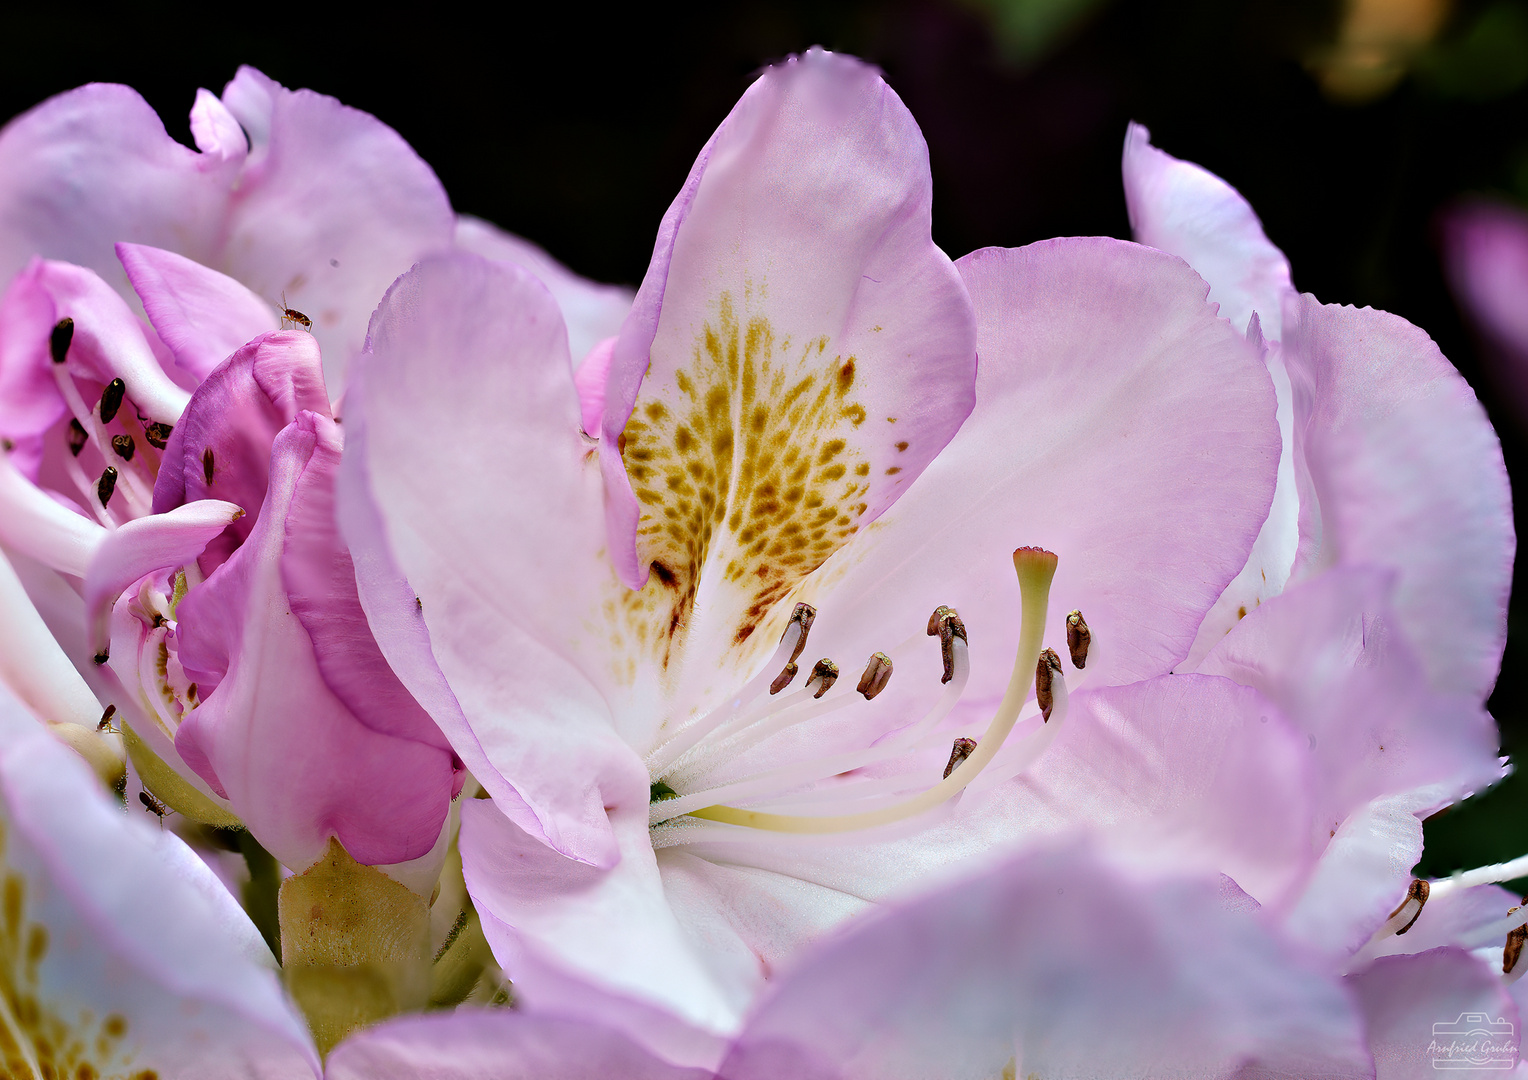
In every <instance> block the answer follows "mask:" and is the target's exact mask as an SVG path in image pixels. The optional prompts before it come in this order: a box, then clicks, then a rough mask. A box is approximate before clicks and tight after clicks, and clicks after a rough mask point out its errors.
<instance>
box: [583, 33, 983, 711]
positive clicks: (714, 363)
mask: <svg viewBox="0 0 1528 1080" xmlns="http://www.w3.org/2000/svg"><path fill="white" fill-rule="evenodd" d="M931 200H932V191H931V183H930V180H929V174H928V153H927V148H926V146H925V144H924V142H923V137H922V134H921V133H920V132H919V131H918V128H917V125H916V124H915V123H914V122H913V119H912V116H911V114H909V113H908V112H907V109H906V108H905V107H904V106H903V104H902V102H901V100H900V99H899V98H897V96H896V95H895V94H894V93H893V92H892V91H891V90H890V89H889V88H888V87H887V86H886V84H885V83H884V82H883V81H882V80H881V78H880V76H879V75H878V74H877V72H876V71H875V70H874V69H872V68H870V67H868V66H866V65H864V64H862V63H860V62H859V61H856V60H853V59H851V58H848V57H844V56H836V55H833V54H831V53H826V52H823V51H822V50H820V49H814V50H811V51H809V52H807V53H806V54H805V55H803V56H800V57H796V58H792V59H791V60H789V61H787V62H786V63H784V64H781V65H778V66H776V67H773V68H771V69H769V70H768V71H766V72H765V74H764V75H763V76H762V77H760V79H759V80H758V81H757V82H755V83H754V84H753V86H752V87H750V88H749V89H748V91H747V92H746V93H745V94H744V95H743V98H742V100H741V101H739V103H738V104H737V106H736V107H734V109H733V111H732V113H731V114H730V115H729V116H728V118H727V119H726V120H725V121H724V122H723V123H722V125H721V127H720V128H718V129H717V132H716V134H715V135H714V136H713V137H712V139H711V141H710V142H709V143H707V145H706V147H705V148H704V149H703V150H702V151H701V154H700V157H699V159H698V160H697V161H696V164H695V167H694V169H693V170H692V172H691V174H690V178H689V179H688V180H687V181H686V183H685V187H684V189H683V190H682V191H681V193H680V195H679V197H678V198H677V199H676V200H675V202H674V204H673V206H672V207H671V208H670V210H669V213H668V215H667V216H666V217H665V219H664V222H663V225H662V226H661V227H660V230H659V237H658V243H657V246H656V248H655V251H654V257H653V262H652V265H651V266H650V268H649V270H648V274H647V277H646V279H645V280H644V282H643V285H642V287H641V289H640V290H639V291H638V294H637V300H636V303H635V305H634V306H633V309H632V314H631V316H630V318H629V319H628V320H627V322H626V324H625V326H624V327H623V329H622V332H621V336H620V339H619V341H618V342H617V344H616V347H615V352H614V355H613V356H612V359H611V368H610V378H609V382H608V384H607V396H606V401H605V421H604V432H603V435H602V438H601V447H600V454H601V459H602V462H603V466H604V472H605V480H606V485H607V488H608V489H609V491H610V492H611V495H610V498H611V517H610V521H611V524H610V551H611V557H612V558H613V559H614V561H615V563H616V566H617V569H618V571H619V573H620V576H621V578H622V580H624V581H626V582H627V583H628V584H631V585H633V586H638V585H641V584H642V582H644V581H645V580H646V579H647V576H648V572H649V567H650V565H651V564H653V563H657V564H659V565H660V566H661V567H662V572H661V573H660V574H659V578H660V580H661V582H662V584H663V585H664V588H665V590H666V591H667V592H668V593H671V594H672V595H671V596H669V597H666V598H665V601H664V604H665V606H667V607H671V608H672V609H673V617H674V618H675V619H676V620H679V621H682V622H684V623H686V624H687V635H686V637H687V643H686V648H687V650H689V652H690V654H691V655H687V656H686V657H685V664H686V666H687V667H691V668H692V670H693V671H695V672H697V673H700V672H705V673H707V675H706V676H705V677H709V671H710V669H711V668H712V667H713V666H714V665H715V664H716V663H717V661H718V660H719V659H720V656H719V655H717V654H718V653H723V652H725V651H726V650H735V646H734V644H733V643H734V640H735V641H736V642H738V643H742V642H744V641H745V640H746V638H747V637H748V636H749V635H750V634H751V633H752V632H753V631H754V630H755V629H756V628H757V627H758V625H759V623H760V621H761V617H762V616H763V615H764V614H765V613H766V612H767V611H768V610H769V609H770V608H771V607H772V606H773V605H774V603H775V602H776V601H777V600H778V599H779V598H780V597H781V596H783V595H784V593H785V592H786V591H788V590H789V588H790V587H791V586H792V585H794V584H795V583H796V582H797V581H799V580H800V579H801V578H802V577H803V576H804V575H805V574H807V573H809V572H810V571H811V570H813V569H815V568H816V566H818V565H819V564H821V562H822V561H823V560H824V559H825V558H827V556H828V555H829V554H831V553H832V552H833V551H834V550H835V549H837V548H838V547H839V546H840V545H842V544H843V543H844V542H845V541H846V540H847V539H848V537H849V536H850V535H852V534H853V533H855V532H857V531H859V530H860V529H863V528H864V527H865V526H867V525H869V524H870V523H871V522H873V521H874V520H875V519H876V518H877V517H879V516H880V515H881V513H883V512H884V511H885V509H886V508H887V507H888V506H890V505H891V504H892V503H893V502H894V501H895V500H896V499H897V497H898V496H899V495H900V494H901V493H902V491H904V490H905V489H906V487H907V485H908V484H910V483H911V482H912V481H913V480H914V479H915V478H916V477H917V476H918V475H919V474H920V473H921V472H922V471H923V469H924V467H925V466H926V465H927V464H928V462H929V461H930V460H931V459H932V458H933V457H934V455H935V454H937V453H938V452H939V451H940V449H941V448H942V447H943V446H944V445H945V443H947V442H948V441H949V439H950V437H951V435H953V434H954V432H955V430H956V428H958V427H959V426H960V423H961V421H962V420H964V419H965V417H966V415H967V414H968V413H969V412H970V410H971V403H972V390H971V384H972V376H973V374H974V370H975V363H976V356H975V335H974V327H973V325H972V321H971V309H970V302H969V300H968V299H967V297H966V295H965V290H964V289H963V288H962V287H961V285H960V280H959V277H958V275H957V274H956V273H955V271H954V268H953V267H952V266H951V265H950V262H949V260H948V258H947V257H946V256H945V255H944V253H943V252H941V251H940V250H939V249H938V248H937V247H936V246H935V245H934V243H933V241H932V240H931V239H930V235H929V228H930V205H931ZM633 410H635V411H633ZM622 435H624V436H625V440H624V443H621V444H619V445H618V437H620V436H622ZM622 446H624V451H623V450H622ZM623 453H624V461H623ZM692 465H693V466H695V467H697V468H698V470H699V471H698V472H697V471H695V470H694V469H692V468H691V466H692ZM628 475H629V480H628ZM628 483H629V485H630V487H629V488H628ZM628 490H630V491H631V492H634V494H635V496H636V499H637V501H638V505H636V506H634V505H632V504H631V503H630V498H631V496H630V495H628V494H627V492H628ZM671 513H677V514H678V520H679V521H680V522H682V525H681V526H680V531H679V532H678V534H677V535H671V534H670V531H669V530H670V529H671V528H673V526H671V525H670V524H669V521H668V515H669V514H671ZM702 580H705V581H706V584H705V585H704V586H702V585H701V581H702ZM697 588H704V590H705V593H706V596H707V602H706V603H705V604H704V605H699V606H695V607H694V608H693V609H692V607H691V606H690V603H689V600H688V598H689V597H691V596H692V595H693V593H694V591H695V590H696V589H697ZM659 621H661V620H659ZM695 678H696V679H697V680H698V681H699V680H701V679H702V678H703V677H702V676H701V675H699V674H697V675H696V676H695Z"/></svg>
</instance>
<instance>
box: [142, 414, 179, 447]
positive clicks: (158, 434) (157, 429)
mask: <svg viewBox="0 0 1528 1080" xmlns="http://www.w3.org/2000/svg"><path fill="white" fill-rule="evenodd" d="M174 430H175V428H174V427H172V426H171V425H169V424H161V423H159V422H158V421H157V420H156V421H155V422H154V423H152V424H150V425H149V426H148V427H146V428H144V429H143V438H144V440H145V441H146V442H147V443H148V444H149V445H150V446H152V447H153V448H154V449H155V450H163V449H164V444H165V443H167V442H169V441H170V432H172V431H174Z"/></svg>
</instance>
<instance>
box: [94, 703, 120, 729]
mask: <svg viewBox="0 0 1528 1080" xmlns="http://www.w3.org/2000/svg"><path fill="white" fill-rule="evenodd" d="M116 715H117V707H116V706H115V705H108V706H106V711H105V712H103V713H102V714H101V722H100V723H99V724H97V725H96V730H97V731H115V730H116V729H115V728H113V727H112V726H111V718H112V717H113V716H116Z"/></svg>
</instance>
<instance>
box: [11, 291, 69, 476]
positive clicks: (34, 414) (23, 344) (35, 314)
mask: <svg viewBox="0 0 1528 1080" xmlns="http://www.w3.org/2000/svg"><path fill="white" fill-rule="evenodd" d="M40 270H41V265H40V263H36V262H34V263H32V264H31V265H30V266H28V267H27V268H26V270H24V271H22V272H21V273H20V274H18V275H16V277H15V279H14V280H12V281H11V283H10V285H9V287H8V288H7V289H6V290H5V295H4V296H3V297H0V437H3V438H4V439H5V440H6V441H7V443H8V444H11V446H7V450H8V451H9V449H11V447H12V446H14V444H15V443H17V442H19V441H21V440H22V439H23V438H27V437H32V438H37V437H39V436H41V435H42V433H43V432H44V431H46V430H47V429H48V428H50V427H52V426H53V424H54V423H55V422H57V421H58V420H59V419H60V418H61V417H62V416H63V415H64V412H65V410H66V408H67V407H66V405H65V404H64V398H63V395H62V394H61V393H59V389H58V379H57V378H56V377H55V376H54V374H53V359H52V356H51V355H50V353H49V348H48V342H49V337H50V335H51V334H52V333H53V327H54V325H55V324H56V323H57V322H58V316H57V315H56V314H55V313H54V309H53V298H52V297H51V296H49V295H48V291H47V289H45V288H43V286H42V285H41V284H40V283H39V282H38V280H37V275H38V272H39V271H40ZM7 456H9V453H7ZM23 471H25V472H26V473H27V475H28V478H29V479H32V480H36V479H37V470H36V461H35V460H34V461H33V462H32V463H31V465H30V467H29V468H27V469H25V470H23Z"/></svg>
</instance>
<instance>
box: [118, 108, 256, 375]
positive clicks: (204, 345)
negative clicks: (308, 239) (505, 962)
mask: <svg viewBox="0 0 1528 1080" xmlns="http://www.w3.org/2000/svg"><path fill="white" fill-rule="evenodd" d="M240 138H241V139H242V138H243V136H242V135H241V136H240ZM117 257H118V258H119V259H121V260H122V266H123V267H124V268H125V269H126V270H127V276H128V280H130V281H131V282H132V283H133V290H134V291H135V292H137V294H138V298H139V299H140V300H142V301H143V310H144V311H145V312H147V313H148V317H149V321H150V322H151V323H153V324H154V330H155V331H156V332H157V333H158V334H159V339H160V340H161V341H163V342H164V343H165V344H166V345H168V346H169V347H170V351H171V352H173V353H174V354H175V362H176V363H177V364H179V365H180V366H181V367H182V368H184V369H185V370H186V371H188V372H190V373H191V374H192V375H193V376H195V377H196V379H197V381H198V382H200V381H201V380H202V379H205V378H206V377H207V376H208V375H210V374H211V373H212V369H213V368H215V367H217V366H218V365H219V364H221V363H222V362H223V361H224V360H226V359H228V357H229V356H230V355H231V354H232V353H233V352H234V350H235V349H237V348H239V346H241V345H243V344H244V343H245V342H247V341H249V340H250V339H251V338H256V337H259V336H260V335H262V334H267V333H270V332H272V331H274V330H277V329H280V326H279V323H278V321H277V319H276V314H275V312H274V311H273V310H272V309H271V306H270V305H269V304H267V303H266V302H265V301H263V300H261V299H260V298H259V297H258V296H256V295H255V294H254V293H252V292H250V291H249V290H248V289H247V288H245V287H244V286H243V285H241V284H240V283H239V282H237V281H235V280H234V279H233V278H231V277H229V276H227V275H226V274H220V273H218V272H217V271H216V270H209V269H208V268H207V267H205V266H203V265H202V264H201V263H198V262H194V261H192V260H191V259H188V258H186V257H185V256H183V255H177V254H175V253H174V252H173V251H165V250H163V249H162V248H155V247H147V246H145V245H143V244H118V245H117Z"/></svg>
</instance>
